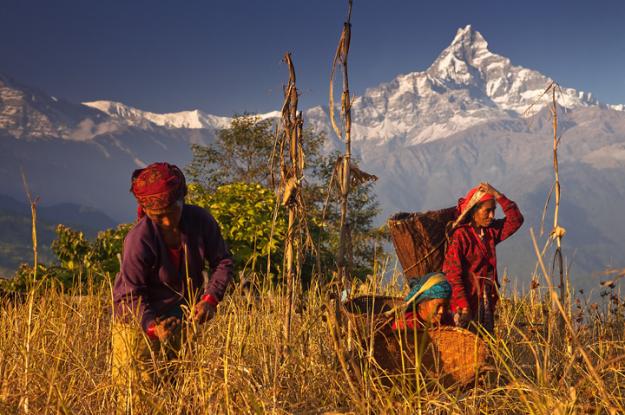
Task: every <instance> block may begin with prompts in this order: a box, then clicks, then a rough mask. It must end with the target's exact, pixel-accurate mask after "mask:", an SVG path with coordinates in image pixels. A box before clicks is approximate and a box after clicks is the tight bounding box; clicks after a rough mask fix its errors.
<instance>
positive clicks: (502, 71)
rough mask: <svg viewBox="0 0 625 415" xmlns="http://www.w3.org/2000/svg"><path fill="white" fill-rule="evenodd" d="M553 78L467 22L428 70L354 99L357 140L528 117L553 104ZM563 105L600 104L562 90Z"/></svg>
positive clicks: (424, 138)
mask: <svg viewBox="0 0 625 415" xmlns="http://www.w3.org/2000/svg"><path fill="white" fill-rule="evenodd" d="M552 82H553V81H552V80H551V79H550V78H548V77H546V76H544V75H543V74H541V73H540V72H538V71H534V70H531V69H527V68H523V67H521V66H515V65H512V63H511V62H510V59H508V58H506V57H504V56H501V55H498V54H496V53H493V52H491V51H490V50H489V49H488V42H487V41H486V39H485V38H484V36H482V34H481V33H480V32H478V31H476V30H475V29H474V28H473V27H472V26H471V25H467V26H465V27H463V28H460V29H458V31H457V32H456V35H455V37H454V38H453V40H452V42H451V44H450V45H449V46H448V47H447V48H445V49H444V50H443V51H442V52H441V54H440V55H439V56H438V58H437V59H436V60H435V61H434V62H433V63H432V65H431V66H430V67H429V68H428V69H427V70H425V71H423V72H412V73H408V74H403V75H399V76H397V77H396V78H395V79H393V80H392V81H390V82H387V83H383V84H380V85H378V86H377V87H374V88H370V89H367V90H366V91H365V93H364V94H363V95H362V96H361V97H357V98H356V99H354V101H353V105H352V120H353V126H352V129H353V132H354V134H352V138H353V139H354V140H367V141H370V142H372V143H377V144H383V143H386V142H388V141H389V140H393V141H399V143H404V144H419V143H423V142H428V141H432V140H436V139H441V138H444V137H447V136H449V135H451V134H454V133H457V132H459V131H462V130H464V129H466V128H469V127H471V126H474V125H477V124H480V123H483V122H486V121H492V120H496V119H503V118H510V117H512V118H514V117H526V116H529V115H532V114H533V113H535V112H537V111H539V110H540V109H542V108H544V107H545V106H546V105H548V104H549V103H550V100H551V97H550V96H549V95H548V94H544V92H545V89H546V88H547V86H548V85H550V84H551V83H552ZM558 103H559V105H561V106H564V107H566V108H569V109H572V108H579V107H589V106H596V105H602V104H599V103H598V101H597V100H596V99H595V98H594V97H593V96H592V95H591V94H589V93H585V92H583V91H577V90H575V89H572V88H564V87H562V88H561V89H560V92H559V96H558ZM603 106H604V107H605V105H603ZM529 108H531V109H532V111H531V113H528V111H527V110H528V109H529ZM611 108H613V109H620V107H618V106H611ZM306 122H307V123H308V122H310V120H308V121H306Z"/></svg>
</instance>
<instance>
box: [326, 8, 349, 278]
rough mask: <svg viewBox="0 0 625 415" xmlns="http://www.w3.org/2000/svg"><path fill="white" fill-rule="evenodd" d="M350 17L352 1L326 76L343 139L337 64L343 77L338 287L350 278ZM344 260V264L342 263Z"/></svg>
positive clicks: (332, 114) (340, 134)
mask: <svg viewBox="0 0 625 415" xmlns="http://www.w3.org/2000/svg"><path fill="white" fill-rule="evenodd" d="M351 16H352V0H348V11H347V19H346V21H345V23H344V24H343V31H342V32H341V37H340V38H339V44H338V46H337V48H336V53H335V54H334V60H333V61H332V72H331V74H330V121H331V123H332V128H333V129H334V132H335V133H336V135H337V136H338V137H339V139H342V138H343V134H342V131H341V130H340V129H339V127H338V126H337V124H336V120H335V117H334V74H335V70H336V67H337V65H338V64H341V66H342V74H343V94H342V95H341V116H342V119H343V124H344V133H345V153H344V154H343V159H342V160H343V163H342V166H341V167H342V169H341V174H340V175H339V177H340V179H341V180H340V182H339V188H340V190H341V221H340V223H341V225H340V226H341V233H340V236H339V252H338V255H337V258H336V263H337V266H338V277H339V281H340V283H341V285H345V283H346V279H347V277H348V276H349V274H350V271H351V270H350V268H351V261H350V258H351V249H350V248H351V247H350V245H351V244H349V242H348V241H349V240H350V239H351V237H350V227H349V219H348V215H347V200H348V197H349V190H350V173H351V168H350V166H351V163H350V160H351V156H352V151H351V125H352V118H351V101H350V96H349V78H348V72H347V56H348V54H349V45H350V41H351V28H352V25H351ZM346 257H347V261H346Z"/></svg>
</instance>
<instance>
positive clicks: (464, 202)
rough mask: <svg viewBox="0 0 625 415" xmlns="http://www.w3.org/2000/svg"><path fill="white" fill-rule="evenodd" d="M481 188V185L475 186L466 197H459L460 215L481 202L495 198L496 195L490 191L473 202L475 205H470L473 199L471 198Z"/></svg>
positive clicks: (458, 209) (458, 207)
mask: <svg viewBox="0 0 625 415" xmlns="http://www.w3.org/2000/svg"><path fill="white" fill-rule="evenodd" d="M479 188H480V187H479V186H475V187H474V188H473V189H471V190H469V192H468V193H467V194H466V195H465V196H464V197H461V198H460V199H458V206H457V211H458V215H460V214H462V213H464V211H465V210H467V209H470V208H472V207H473V206H476V205H477V204H479V203H482V202H487V201H489V200H495V196H493V195H491V194H489V193H485V194H484V195H483V196H482V197H481V198H480V199H479V200H478V201H477V202H476V203H475V204H473V206H470V205H469V202H470V201H471V198H472V197H473V195H474V194H475V192H477V191H478V189H479Z"/></svg>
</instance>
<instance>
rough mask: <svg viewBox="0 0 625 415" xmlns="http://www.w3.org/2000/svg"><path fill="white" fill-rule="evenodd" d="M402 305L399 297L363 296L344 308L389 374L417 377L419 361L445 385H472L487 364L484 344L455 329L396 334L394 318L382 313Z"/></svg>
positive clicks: (433, 377)
mask: <svg viewBox="0 0 625 415" xmlns="http://www.w3.org/2000/svg"><path fill="white" fill-rule="evenodd" d="M402 303H403V300H402V299H401V298H395V297H381V296H361V297H356V298H354V299H352V300H350V301H348V302H347V303H346V304H345V305H344V313H345V315H346V317H347V318H348V319H349V321H350V322H351V327H352V328H353V330H354V332H355V337H356V338H358V339H359V340H360V342H361V344H362V346H363V347H364V348H365V349H366V350H368V348H369V347H372V348H373V350H372V352H373V358H374V360H375V362H376V363H377V365H378V366H379V368H380V369H382V370H383V372H384V373H385V375H386V376H396V375H402V374H410V373H414V371H415V370H416V369H417V362H418V361H419V360H420V361H421V364H420V366H419V368H420V369H421V370H422V371H423V372H424V373H426V374H427V375H428V377H429V378H432V379H435V380H437V381H438V382H440V383H441V384H443V385H445V386H452V385H457V386H466V385H468V384H470V383H472V382H473V381H474V380H475V378H476V374H478V373H479V372H480V370H481V369H482V368H483V367H484V366H485V364H486V360H487V357H488V351H487V348H486V344H485V343H484V341H483V340H482V339H481V338H479V337H478V336H476V335H475V334H473V333H471V332H470V331H468V330H465V329H461V328H456V327H446V326H442V327H439V328H432V329H422V330H397V331H396V330H393V329H392V327H391V325H392V322H393V320H394V318H395V316H388V315H386V314H384V313H385V312H387V311H390V310H393V309H395V308H396V306H397V305H400V304H402ZM399 313H400V315H401V314H402V313H403V310H401V311H399Z"/></svg>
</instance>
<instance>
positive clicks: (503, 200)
mask: <svg viewBox="0 0 625 415" xmlns="http://www.w3.org/2000/svg"><path fill="white" fill-rule="evenodd" d="M497 203H499V205H500V206H501V208H502V209H503V213H504V215H505V218H503V219H496V220H494V221H493V224H492V225H491V226H492V227H493V228H494V229H495V231H496V232H495V243H496V244H498V243H499V242H501V241H503V240H506V239H508V237H510V236H511V235H512V234H514V233H515V232H516V231H517V230H519V228H520V227H521V225H523V220H524V219H523V215H522V214H521V211H520V210H519V207H518V206H517V204H516V203H514V202H513V201H512V200H510V199H508V198H507V197H505V196H504V195H502V194H500V195H499V197H498V198H497Z"/></svg>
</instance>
